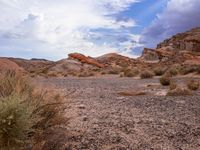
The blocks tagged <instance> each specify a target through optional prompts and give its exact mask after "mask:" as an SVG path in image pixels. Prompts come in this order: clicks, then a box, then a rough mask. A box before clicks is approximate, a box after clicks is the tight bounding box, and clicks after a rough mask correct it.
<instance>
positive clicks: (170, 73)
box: [166, 67, 178, 76]
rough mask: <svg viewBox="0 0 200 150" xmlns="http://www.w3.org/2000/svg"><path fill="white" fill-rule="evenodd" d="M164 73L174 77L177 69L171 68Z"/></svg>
mask: <svg viewBox="0 0 200 150" xmlns="http://www.w3.org/2000/svg"><path fill="white" fill-rule="evenodd" d="M166 73H167V74H168V75H170V76H176V75H177V74H178V69H177V68H176V67H171V68H170V69H169V70H167V72H166Z"/></svg>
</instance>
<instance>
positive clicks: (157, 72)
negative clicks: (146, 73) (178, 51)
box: [154, 67, 165, 76]
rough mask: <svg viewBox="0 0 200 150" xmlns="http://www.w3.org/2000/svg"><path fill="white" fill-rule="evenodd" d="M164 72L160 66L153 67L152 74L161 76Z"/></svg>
mask: <svg viewBox="0 0 200 150" xmlns="http://www.w3.org/2000/svg"><path fill="white" fill-rule="evenodd" d="M164 73H165V69H163V68H161V67H159V68H156V69H154V74H155V75H156V76H162V75H163V74H164Z"/></svg>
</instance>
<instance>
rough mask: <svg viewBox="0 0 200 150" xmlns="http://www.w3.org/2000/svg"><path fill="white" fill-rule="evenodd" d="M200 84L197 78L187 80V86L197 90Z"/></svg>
mask: <svg viewBox="0 0 200 150" xmlns="http://www.w3.org/2000/svg"><path fill="white" fill-rule="evenodd" d="M199 86H200V84H199V81H197V80H194V79H192V80H189V81H188V82H187V87H188V89H190V90H193V91H196V90H198V89H199Z"/></svg>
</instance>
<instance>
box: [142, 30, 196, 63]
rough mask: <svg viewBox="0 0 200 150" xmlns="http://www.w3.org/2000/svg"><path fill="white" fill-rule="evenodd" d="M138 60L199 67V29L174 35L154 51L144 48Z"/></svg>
mask: <svg viewBox="0 0 200 150" xmlns="http://www.w3.org/2000/svg"><path fill="white" fill-rule="evenodd" d="M140 59H142V60H144V61H146V62H150V61H155V62H157V63H159V62H171V63H181V64H184V63H185V64H188V63H189V64H196V65H200V27H199V28H194V29H192V30H190V31H187V32H185V33H179V34H177V35H174V36H172V37H171V38H169V39H166V40H164V41H163V42H161V43H159V44H158V45H157V48H156V49H148V48H145V49H144V51H143V53H142V56H141V57H140Z"/></svg>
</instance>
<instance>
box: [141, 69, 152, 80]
mask: <svg viewBox="0 0 200 150" xmlns="http://www.w3.org/2000/svg"><path fill="white" fill-rule="evenodd" d="M153 76H154V74H153V72H151V71H149V70H144V71H142V72H141V73H140V78H141V79H148V78H153Z"/></svg>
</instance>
